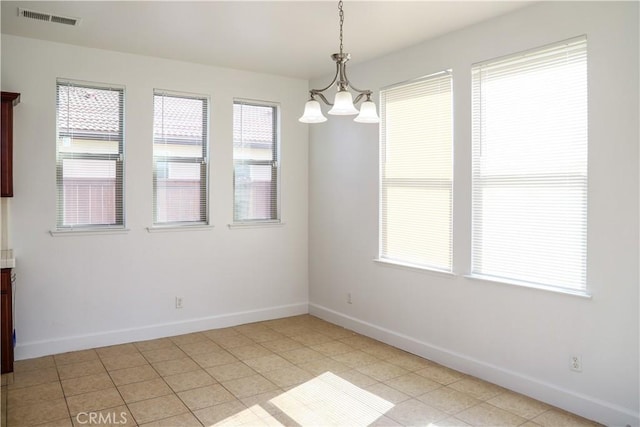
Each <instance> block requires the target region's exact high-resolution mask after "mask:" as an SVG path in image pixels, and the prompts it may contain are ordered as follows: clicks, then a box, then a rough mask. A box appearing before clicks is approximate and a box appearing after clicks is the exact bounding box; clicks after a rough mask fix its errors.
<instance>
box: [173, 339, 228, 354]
mask: <svg viewBox="0 0 640 427" xmlns="http://www.w3.org/2000/svg"><path fill="white" fill-rule="evenodd" d="M178 347H180V349H181V350H182V351H184V352H185V353H186V354H188V355H189V356H195V355H196V354H202V353H213V352H218V351H221V350H222V347H220V346H219V345H218V344H216V343H214V342H213V341H211V340H209V339H208V338H207V340H206V341H197V342H191V343H188V344H180V345H178Z"/></svg>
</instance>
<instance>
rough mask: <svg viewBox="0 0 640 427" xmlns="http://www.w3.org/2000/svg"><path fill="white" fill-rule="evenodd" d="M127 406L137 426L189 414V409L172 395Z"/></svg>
mask: <svg viewBox="0 0 640 427" xmlns="http://www.w3.org/2000/svg"><path fill="white" fill-rule="evenodd" d="M128 406H129V410H130V411H131V413H132V414H133V418H134V419H135V421H136V423H138V424H139V425H140V424H145V423H149V422H151V421H158V420H163V419H165V418H169V417H173V416H175V415H180V414H185V413H188V412H189V409H188V408H187V407H186V406H185V405H184V403H182V401H181V400H180V399H179V398H178V397H177V396H176V395H174V394H170V395H168V396H162V397H156V398H154V399H149V400H142V401H140V402H135V403H130V404H129V405H128Z"/></svg>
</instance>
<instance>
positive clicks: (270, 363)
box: [245, 354, 293, 373]
mask: <svg viewBox="0 0 640 427" xmlns="http://www.w3.org/2000/svg"><path fill="white" fill-rule="evenodd" d="M245 363H246V364H247V365H248V366H249V367H251V368H252V369H254V370H255V371H257V372H260V373H264V372H269V371H274V370H276V369H282V368H293V364H292V363H291V362H289V361H287V360H286V359H284V358H283V357H281V356H278V355H276V354H272V355H269V356H264V357H258V358H257V359H249V360H246V361H245Z"/></svg>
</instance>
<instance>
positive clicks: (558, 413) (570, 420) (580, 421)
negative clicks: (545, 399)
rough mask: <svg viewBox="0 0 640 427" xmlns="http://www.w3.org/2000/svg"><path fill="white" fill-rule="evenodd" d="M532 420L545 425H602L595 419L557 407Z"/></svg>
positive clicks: (580, 426) (578, 426)
mask: <svg viewBox="0 0 640 427" xmlns="http://www.w3.org/2000/svg"><path fill="white" fill-rule="evenodd" d="M532 421H533V422H534V423H536V424H539V425H541V426H544V427H565V426H566V427H593V426H599V425H600V424H598V423H596V422H594V421H591V420H587V419H586V418H582V417H579V416H577V415H574V414H571V413H569V412H565V411H563V410H560V409H556V408H553V409H550V410H548V411H546V412H544V413H542V414H540V415H538V416H537V417H535V418H534V419H533V420H532Z"/></svg>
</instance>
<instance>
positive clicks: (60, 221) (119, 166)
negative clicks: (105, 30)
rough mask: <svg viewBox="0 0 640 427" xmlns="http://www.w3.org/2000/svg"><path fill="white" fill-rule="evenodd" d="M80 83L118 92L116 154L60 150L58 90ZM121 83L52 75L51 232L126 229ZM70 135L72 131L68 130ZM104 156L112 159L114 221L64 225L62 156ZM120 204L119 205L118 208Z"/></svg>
mask: <svg viewBox="0 0 640 427" xmlns="http://www.w3.org/2000/svg"><path fill="white" fill-rule="evenodd" d="M64 86H67V87H82V88H86V89H96V90H113V91H117V92H118V93H119V95H118V106H119V111H118V116H119V119H120V120H119V128H118V134H117V135H118V136H119V138H118V154H106V153H103V154H99V153H66V152H61V151H60V150H59V149H58V147H59V143H58V141H59V140H60V139H61V138H62V136H61V135H62V134H63V132H61V130H60V126H59V115H60V110H59V98H58V97H59V91H60V87H64ZM125 102H126V98H125V86H123V85H116V84H109V83H99V82H88V81H82V80H73V79H67V78H61V77H59V78H56V228H55V231H52V235H55V234H60V233H62V234H64V233H69V232H77V233H93V232H109V231H111V232H121V231H126V213H125V212H126V210H125V167H124V163H125V111H126V106H125ZM70 135H73V133H71V134H70ZM84 136H85V137H86V139H92V140H98V141H99V140H104V138H99V137H96V136H93V137H92V136H90V135H88V134H85V135H84ZM76 159H78V160H105V161H113V162H115V190H114V205H115V223H114V224H76V225H68V226H67V225H64V215H65V210H64V190H63V187H64V165H63V164H64V161H65V160H76ZM118 206H120V209H118Z"/></svg>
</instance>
